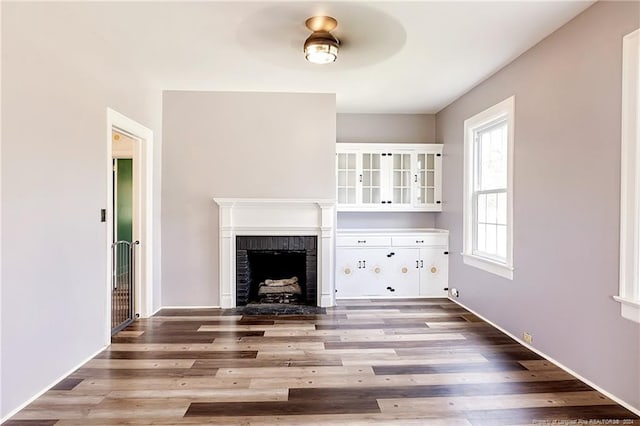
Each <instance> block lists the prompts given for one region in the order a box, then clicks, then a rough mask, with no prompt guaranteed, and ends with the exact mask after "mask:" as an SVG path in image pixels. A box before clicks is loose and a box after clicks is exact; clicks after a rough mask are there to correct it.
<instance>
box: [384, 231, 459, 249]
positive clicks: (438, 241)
mask: <svg viewBox="0 0 640 426" xmlns="http://www.w3.org/2000/svg"><path fill="white" fill-rule="evenodd" d="M392 240H393V241H392V242H393V246H402V247H430V246H446V245H448V242H449V241H448V240H449V238H448V236H447V235H446V234H422V235H411V236H398V237H392Z"/></svg>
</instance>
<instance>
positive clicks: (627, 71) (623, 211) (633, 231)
mask: <svg viewBox="0 0 640 426" xmlns="http://www.w3.org/2000/svg"><path fill="white" fill-rule="evenodd" d="M622 52H623V54H622V147H621V151H622V155H621V174H620V175H621V179H620V294H619V295H618V296H614V299H615V300H617V301H618V302H620V303H621V314H622V316H623V317H624V318H627V319H630V320H632V321H635V322H640V276H639V274H640V272H639V270H638V268H639V267H640V159H639V158H638V155H639V150H640V129H639V127H640V119H639V118H638V115H639V114H640V93H639V92H640V29H639V30H636V31H634V32H632V33H631V34H628V35H626V36H625V37H624V38H623V41H622Z"/></svg>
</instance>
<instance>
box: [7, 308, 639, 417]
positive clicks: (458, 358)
mask: <svg viewBox="0 0 640 426" xmlns="http://www.w3.org/2000/svg"><path fill="white" fill-rule="evenodd" d="M228 312H229V311H227V313H228ZM369 423H381V424H397V425H409V424H433V425H447V426H449V425H502V424H543V425H544V424H547V425H551V424H556V425H558V424H640V420H639V419H638V417H637V416H635V415H634V414H633V413H631V412H630V411H628V410H626V409H625V408H623V407H621V406H619V405H617V404H616V403H614V402H613V401H611V400H610V399H608V398H606V397H605V396H603V395H601V394H600V393H598V392H596V391H595V390H593V389H591V388H590V387H589V386H587V385H585V384H584V383H582V382H580V381H578V380H577V379H575V378H573V377H572V376H571V375H569V374H567V373H565V372H564V371H562V370H560V369H559V368H557V367H555V366H554V365H553V364H551V363H550V362H548V361H546V360H544V359H542V358H540V357H539V356H538V355H536V354H535V353H533V352H531V351H529V350H528V349H526V348H524V347H523V346H521V345H519V344H518V343H516V342H515V341H513V340H512V339H511V338H509V337H508V336H505V335H504V334H502V333H501V332H499V331H498V330H496V329H494V328H493V327H491V326H490V325H488V324H486V323H484V322H483V321H481V320H480V319H479V318H477V317H475V316H474V315H472V314H470V313H469V312H467V311H465V310H464V309H462V308H460V307H459V306H457V305H456V304H454V303H452V302H450V301H448V300H446V299H428V300H393V301H390V300H385V301H382V300H359V301H349V302H344V301H342V302H341V303H340V306H339V307H337V308H333V309H328V310H327V314H326V315H310V316H300V315H298V316H253V317H246V316H245V317H242V316H238V315H225V311H224V310H220V309H192V310H175V309H164V310H162V311H160V312H159V313H158V314H157V315H156V316H154V317H153V318H149V319H143V320H138V321H137V322H135V323H134V324H132V325H131V326H129V327H128V328H127V329H125V330H124V331H122V332H120V333H118V334H117V335H116V336H114V338H113V344H112V345H111V346H110V347H109V348H108V349H107V350H105V351H104V352H102V353H100V354H99V355H98V356H97V357H96V358H94V359H93V360H91V361H89V362H88V363H87V364H85V365H84V366H83V367H82V368H80V369H78V370H77V371H75V372H74V373H73V374H71V375H70V376H69V377H68V378H66V379H64V380H62V381H61V382H60V383H58V384H57V385H56V386H54V387H53V388H52V389H51V390H49V391H48V392H46V393H45V394H44V395H43V396H41V397H40V398H38V399H37V400H36V401H35V402H33V403H32V404H31V405H29V406H28V407H27V408H25V409H24V410H22V411H21V412H19V413H18V414H17V415H16V416H14V417H13V418H12V419H11V420H9V421H8V422H7V423H6V424H7V425H22V424H29V425H35V424H38V425H53V424H57V425H97V424H100V425H113V424H155V425H160V424H162V425H179V424H242V425H275V424H290V425H291V424H293V425H300V424H331V425H335V424H369Z"/></svg>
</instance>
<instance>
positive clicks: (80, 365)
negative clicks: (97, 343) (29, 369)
mask: <svg viewBox="0 0 640 426" xmlns="http://www.w3.org/2000/svg"><path fill="white" fill-rule="evenodd" d="M107 346H108V345H107ZM107 346H103V347H101V348H100V349H98V350H97V351H96V352H95V353H93V355H91V356H89V357H87V358H85V360H84V361H82V362H80V363H79V364H78V365H76V366H75V367H73V368H72V369H70V370H68V371H67V372H66V373H64V374H63V375H62V376H60V377H58V378H57V379H56V380H54V381H53V382H51V383H50V384H49V385H48V386H46V387H45V388H44V389H43V390H41V391H40V392H38V393H36V394H35V395H34V396H32V397H31V398H29V399H28V400H26V401H25V402H24V403H22V404H20V405H19V406H18V407H17V408H15V409H14V410H12V411H10V412H9V414H7V415H6V416H4V417H3V418H2V419H0V424H2V423H4V422H6V421H7V420H9V419H10V418H11V417H13V416H15V415H16V414H17V413H18V412H19V411H20V410H22V409H24V408H25V407H26V406H27V405H29V404H31V403H32V402H33V401H35V400H36V399H38V398H40V397H41V396H42V395H43V394H44V393H45V392H47V391H48V390H50V389H51V388H52V387H54V386H55V385H56V384H58V382H60V381H61V380H63V379H65V378H67V376H69V375H70V374H71V373H73V372H74V371H76V370H77V369H78V368H80V367H82V366H83V365H85V364H86V363H87V362H89V361H91V360H92V359H93V358H95V357H96V356H97V355H98V354H99V353H100V352H102V351H103V350H105V348H107Z"/></svg>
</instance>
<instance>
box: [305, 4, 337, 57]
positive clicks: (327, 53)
mask: <svg viewBox="0 0 640 426" xmlns="http://www.w3.org/2000/svg"><path fill="white" fill-rule="evenodd" d="M305 25H306V26H307V28H309V30H311V31H312V33H311V35H310V36H309V38H307V40H306V41H305V42H304V56H305V58H306V59H307V61H309V62H311V63H313V64H330V63H332V62H335V60H336V59H337V58H338V46H339V45H340V41H339V40H338V39H337V38H336V37H334V36H333V34H331V31H332V30H334V29H335V28H336V27H337V26H338V21H336V19H335V18H332V17H330V16H313V17H311V18H309V19H307V20H306V21H305Z"/></svg>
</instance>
